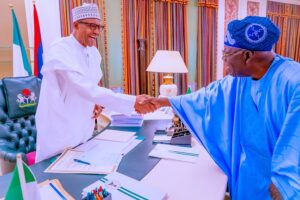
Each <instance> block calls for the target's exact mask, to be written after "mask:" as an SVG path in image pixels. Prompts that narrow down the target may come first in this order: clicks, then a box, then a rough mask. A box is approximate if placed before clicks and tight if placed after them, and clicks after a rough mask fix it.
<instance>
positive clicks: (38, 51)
mask: <svg viewBox="0 0 300 200" xmlns="http://www.w3.org/2000/svg"><path fill="white" fill-rule="evenodd" d="M33 21H34V75H35V76H36V77H39V78H40V79H42V78H43V76H42V74H41V69H42V66H43V44H42V38H41V31H40V22H39V17H38V13H37V10H36V7H35V4H33Z"/></svg>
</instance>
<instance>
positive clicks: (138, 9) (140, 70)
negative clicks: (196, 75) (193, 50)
mask: <svg viewBox="0 0 300 200" xmlns="http://www.w3.org/2000/svg"><path fill="white" fill-rule="evenodd" d="M121 6H122V47H123V49H122V50H123V52H122V54H123V77H124V80H123V83H124V85H123V87H124V92H125V93H129V94H135V95H138V94H144V93H145V94H150V95H158V86H159V85H160V84H161V83H162V76H161V75H160V74H157V73H147V72H146V68H147V66H148V65H149V63H150V61H151V59H152V57H153V56H154V54H155V52H156V51H157V50H176V51H179V52H180V53H181V56H182V58H183V59H184V61H185V63H187V58H188V54H187V50H188V48H187V0H149V1H145V0H122V5H121ZM175 84H177V87H178V94H182V93H185V92H186V88H187V74H175Z"/></svg>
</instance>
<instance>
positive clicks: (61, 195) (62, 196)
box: [49, 183, 67, 200]
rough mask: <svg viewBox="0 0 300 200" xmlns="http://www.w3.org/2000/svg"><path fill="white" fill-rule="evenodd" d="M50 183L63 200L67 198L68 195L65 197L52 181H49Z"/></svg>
mask: <svg viewBox="0 0 300 200" xmlns="http://www.w3.org/2000/svg"><path fill="white" fill-rule="evenodd" d="M49 185H50V186H51V187H52V189H53V190H54V191H55V192H56V193H57V194H58V195H59V196H60V197H61V198H62V199H63V200H67V199H66V197H64V195H63V194H62V193H61V192H60V191H59V190H58V189H57V188H56V187H55V186H54V185H53V184H52V183H49Z"/></svg>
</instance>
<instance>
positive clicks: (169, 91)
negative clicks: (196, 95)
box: [159, 84, 177, 97]
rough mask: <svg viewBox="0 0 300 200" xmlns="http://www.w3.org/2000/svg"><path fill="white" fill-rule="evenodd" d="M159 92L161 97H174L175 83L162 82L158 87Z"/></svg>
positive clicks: (175, 93)
mask: <svg viewBox="0 0 300 200" xmlns="http://www.w3.org/2000/svg"><path fill="white" fill-rule="evenodd" d="M159 94H160V96H161V97H174V96H176V95H177V85H175V84H162V85H160V87H159Z"/></svg>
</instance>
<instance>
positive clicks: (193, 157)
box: [149, 144, 199, 163]
mask: <svg viewBox="0 0 300 200" xmlns="http://www.w3.org/2000/svg"><path fill="white" fill-rule="evenodd" d="M149 156H152V157H158V158H164V159H172V160H178V161H185V162H191V163H196V162H197V161H198V160H199V151H198V150H197V149H193V148H190V147H180V146H175V145H168V144H157V145H156V146H155V147H154V149H152V151H151V152H150V153H149Z"/></svg>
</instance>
